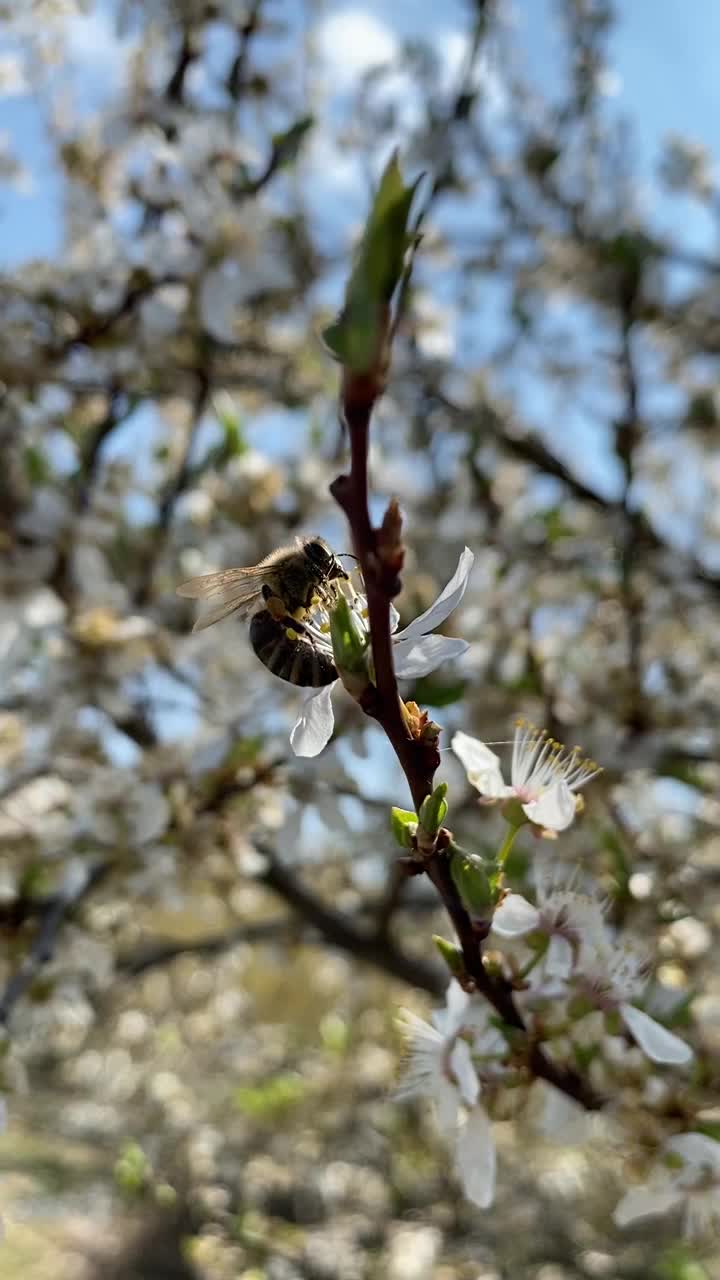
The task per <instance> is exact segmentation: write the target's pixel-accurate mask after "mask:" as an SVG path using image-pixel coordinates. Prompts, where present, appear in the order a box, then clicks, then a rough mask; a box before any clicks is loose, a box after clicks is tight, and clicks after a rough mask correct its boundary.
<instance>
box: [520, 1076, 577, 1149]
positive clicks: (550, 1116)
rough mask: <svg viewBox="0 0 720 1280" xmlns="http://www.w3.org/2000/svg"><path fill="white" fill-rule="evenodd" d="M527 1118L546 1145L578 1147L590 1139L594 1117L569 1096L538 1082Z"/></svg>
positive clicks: (529, 1104)
mask: <svg viewBox="0 0 720 1280" xmlns="http://www.w3.org/2000/svg"><path fill="white" fill-rule="evenodd" d="M528 1115H529V1119H530V1121H531V1123H532V1125H533V1127H534V1128H535V1129H536V1130H537V1131H538V1133H540V1134H542V1136H543V1137H544V1138H545V1139H546V1141H547V1142H557V1143H561V1144H562V1145H563V1146H576V1145H578V1144H579V1143H582V1142H586V1141H587V1140H588V1137H589V1136H590V1130H591V1126H592V1117H591V1115H590V1114H589V1113H588V1112H587V1111H586V1110H585V1108H584V1107H581V1106H580V1103H579V1102H575V1101H574V1099H573V1098H569V1097H568V1096H567V1094H566V1093H561V1092H560V1090H559V1089H556V1088H555V1087H554V1085H551V1084H547V1083H546V1082H545V1081H544V1080H536V1081H535V1082H534V1084H533V1087H532V1089H531V1091H530V1100H529V1103H528Z"/></svg>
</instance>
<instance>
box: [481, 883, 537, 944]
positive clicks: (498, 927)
mask: <svg viewBox="0 0 720 1280" xmlns="http://www.w3.org/2000/svg"><path fill="white" fill-rule="evenodd" d="M539 923H540V912H539V911H538V909H537V907H534V906H533V904H532V902H528V900H527V898H523V896H522V894H521V893H509V894H508V896H507V898H503V900H502V902H501V903H500V906H499V907H498V909H497V911H496V912H495V915H494V916H493V919H492V927H493V932H494V933H499V934H500V937H501V938H521V937H522V935H523V934H524V933H531V932H532V930H533V929H537V927H538V925H539Z"/></svg>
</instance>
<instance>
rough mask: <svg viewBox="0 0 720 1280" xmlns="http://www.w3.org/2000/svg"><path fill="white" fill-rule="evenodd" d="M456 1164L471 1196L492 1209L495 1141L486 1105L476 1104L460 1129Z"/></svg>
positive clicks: (476, 1201)
mask: <svg viewBox="0 0 720 1280" xmlns="http://www.w3.org/2000/svg"><path fill="white" fill-rule="evenodd" d="M455 1166H456V1168H457V1171H458V1175H459V1177H460V1181H461V1182H462V1186H463V1190H464V1192H465V1195H466V1196H467V1198H468V1200H472V1202H473V1204H476V1205H477V1206H478V1208H480V1209H489V1208H490V1205H491V1204H492V1202H493V1200H494V1198H495V1142H494V1140H493V1134H492V1125H491V1123H490V1119H489V1117H488V1115H487V1112H486V1111H485V1110H484V1109H483V1107H480V1106H476V1107H474V1108H473V1110H472V1111H471V1112H470V1115H469V1116H468V1118H467V1120H466V1121H465V1123H464V1125H463V1126H462V1129H461V1130H460V1133H459V1135H458V1141H457V1147H456V1150H455Z"/></svg>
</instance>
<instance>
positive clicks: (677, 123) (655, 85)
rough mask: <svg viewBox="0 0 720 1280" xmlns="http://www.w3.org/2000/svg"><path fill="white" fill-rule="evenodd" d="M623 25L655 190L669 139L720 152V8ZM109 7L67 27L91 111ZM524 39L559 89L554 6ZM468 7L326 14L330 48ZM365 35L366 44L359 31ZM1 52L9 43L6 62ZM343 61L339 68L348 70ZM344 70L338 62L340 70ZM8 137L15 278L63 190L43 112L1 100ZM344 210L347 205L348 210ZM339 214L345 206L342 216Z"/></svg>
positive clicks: (630, 87)
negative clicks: (22, 176)
mask: <svg viewBox="0 0 720 1280" xmlns="http://www.w3.org/2000/svg"><path fill="white" fill-rule="evenodd" d="M618 11H619V20H618V24H617V28H616V30H615V33H614V35H613V39H612V52H613V65H614V70H615V71H616V73H617V85H616V92H615V93H614V94H613V97H612V100H611V102H610V104H609V105H610V107H611V109H612V110H613V111H617V112H618V113H620V114H622V115H625V116H627V117H628V118H629V119H630V120H631V121H632V126H633V131H634V136H635V138H636V142H637V156H638V162H639V168H640V172H641V173H642V174H643V175H644V177H645V178H646V179H647V180H648V182H651V180H652V177H653V173H654V168H655V165H656V163H657V159H658V155H659V151H660V146H661V143H662V140H663V138H664V137H665V136H667V134H668V133H671V132H680V133H686V134H687V135H689V136H690V137H691V138H693V139H695V140H697V141H701V142H703V143H704V144H705V145H706V146H707V147H708V148H709V149H710V151H711V152H712V153H713V154H717V153H718V151H720V113H719V112H718V111H717V102H718V94H717V56H716V51H717V50H718V48H720V5H715V4H702V5H701V4H696V5H692V6H689V5H687V4H685V3H682V0H657V2H655V3H654V2H653V0H636V2H635V3H634V4H625V5H618ZM111 12H112V11H111V7H110V5H109V3H108V7H107V8H106V7H105V5H104V4H100V5H98V6H97V7H96V9H95V11H94V12H93V13H91V15H90V16H89V17H87V18H76V19H74V20H72V22H71V23H70V24H69V28H68V29H69V32H70V39H69V49H68V52H69V57H68V60H67V62H66V64H65V65H64V67H63V68H61V69H60V70H59V71H58V72H57V73H56V83H62V84H63V85H64V86H65V87H71V88H72V92H73V94H74V95H75V97H76V99H79V101H80V103H81V105H82V107H83V109H86V110H90V109H92V108H93V107H95V106H97V105H98V104H99V102H100V101H102V98H103V97H104V96H105V95H107V94H109V93H111V92H112V90H113V89H114V88H115V87H116V86H117V84H118V83H119V80H120V76H121V68H122V64H123V55H124V53H125V52H126V51H127V49H128V48H129V44H130V42H129V40H128V39H127V37H125V38H123V39H119V38H118V37H117V35H116V33H115V31H114V27H113V22H112V17H111ZM516 12H517V22H518V34H519V37H520V40H521V43H522V47H523V50H524V55H525V60H526V64H527V67H528V69H529V70H530V71H531V73H532V76H533V77H534V78H536V79H537V81H538V82H539V83H541V84H542V85H543V86H544V87H547V88H548V89H550V90H552V87H553V84H554V83H555V82H556V66H557V51H558V33H557V27H556V25H555V24H554V23H553V21H552V18H551V14H552V5H551V3H550V0H532V3H527V0H525V3H519V4H517V5H516ZM466 14H467V7H466V5H465V4H464V3H463V2H462V0H451V2H449V3H444V4H443V5H437V4H433V3H428V2H427V0H423V2H421V3H418V0H394V3H393V4H392V5H390V4H388V3H387V0H384V2H383V0H365V3H356V4H342V3H339V4H333V3H330V4H328V5H327V6H325V9H324V15H325V16H324V19H323V21H324V23H325V29H326V34H327V38H328V40H330V41H331V42H334V37H335V36H336V35H337V34H339V33H341V32H342V30H343V28H345V29H349V30H351V31H352V30H353V27H352V25H351V26H350V28H348V27H347V24H348V22H350V23H351V24H352V23H353V22H354V23H355V26H354V31H355V32H356V33H357V34H358V36H360V37H361V38H360V39H355V40H353V41H352V46H353V57H352V58H346V59H345V63H346V65H347V68H348V70H351V69H352V66H354V65H362V63H363V52H364V51H363V47H362V46H363V43H365V50H366V51H368V56H370V55H369V50H370V47H371V46H372V44H373V43H375V44H376V45H377V48H378V50H379V52H380V53H382V52H383V50H385V51H388V50H389V49H390V48H391V46H392V41H393V40H394V39H397V38H405V37H407V36H412V35H414V34H422V35H425V36H431V37H432V40H433V42H434V43H438V42H439V43H440V44H442V42H445V43H446V45H447V47H448V48H450V47H451V45H452V41H453V39H455V40H457V38H458V35H459V33H461V32H462V31H463V30H464V28H465V21H466ZM363 32H364V33H365V34H364V41H363V38H362V33H363ZM3 47H5V48H7V44H5V45H3V42H2V39H1V38H0V54H1V53H2V51H3ZM339 61H340V60H338V62H339ZM337 65H338V64H337V63H336V66H337ZM2 133H5V134H7V135H9V137H10V138H11V140H12V143H13V146H14V149H15V151H16V153H17V154H18V155H19V156H20V158H21V159H22V160H23V162H24V164H25V165H26V167H27V168H28V170H29V171H30V173H31V175H32V190H31V191H30V193H28V194H22V193H20V192H16V191H13V190H12V189H10V190H8V189H0V265H1V266H2V267H3V268H5V269H7V268H8V267H12V266H14V265H17V264H18V263H20V262H22V261H24V260H27V259H28V258H32V257H34V256H44V255H48V254H54V253H57V252H58V251H59V250H60V247H61V244H62V223H61V217H62V210H61V191H60V186H59V183H58V180H57V175H56V173H55V172H54V169H53V165H52V150H51V148H50V146H49V145H48V142H47V138H46V131H45V121H44V118H43V108H42V105H41V103H40V102H39V101H38V100H37V98H34V97H33V95H32V93H31V92H30V91H28V92H27V93H25V94H19V95H15V96H10V97H6V98H1V97H0V134H2ZM648 197H649V200H650V201H651V203H652V207H653V214H654V216H655V217H657V219H658V220H659V222H660V224H661V225H667V226H672V227H673V228H674V229H675V230H676V231H682V232H683V234H684V235H685V236H687V237H688V240H689V241H691V242H692V243H694V244H696V245H701V244H702V245H704V246H706V247H707V246H709V244H710V242H711V240H712V237H713V235H714V232H713V228H712V227H711V224H710V220H709V217H708V215H707V214H705V213H703V211H702V210H701V209H700V208H698V206H697V205H695V204H691V203H690V202H689V201H685V200H677V199H672V200H667V199H665V198H664V197H662V196H659V195H658V193H657V190H655V191H654V192H652V194H651V193H650V192H649V193H648ZM339 204H342V202H339ZM338 212H340V208H339V207H338Z"/></svg>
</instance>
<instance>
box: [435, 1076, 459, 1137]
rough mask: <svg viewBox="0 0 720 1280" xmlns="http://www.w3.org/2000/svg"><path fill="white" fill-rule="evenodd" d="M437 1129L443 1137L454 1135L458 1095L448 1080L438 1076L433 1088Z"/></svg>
mask: <svg viewBox="0 0 720 1280" xmlns="http://www.w3.org/2000/svg"><path fill="white" fill-rule="evenodd" d="M433 1092H434V1096H435V1105H436V1107H437V1124H438V1129H439V1130H440V1132H441V1133H442V1134H444V1135H445V1137H450V1136H452V1135H454V1133H455V1130H456V1129H457V1122H458V1106H459V1104H460V1095H459V1093H458V1091H457V1089H456V1088H455V1085H454V1084H452V1082H451V1081H450V1080H447V1079H446V1078H445V1076H442V1075H441V1076H438V1077H437V1079H436V1081H435V1088H434V1091H433Z"/></svg>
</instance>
